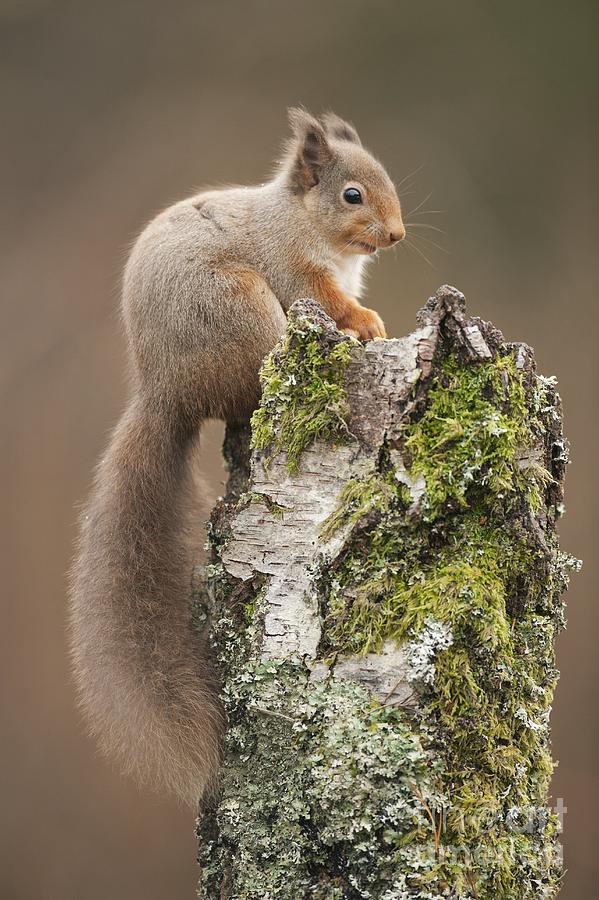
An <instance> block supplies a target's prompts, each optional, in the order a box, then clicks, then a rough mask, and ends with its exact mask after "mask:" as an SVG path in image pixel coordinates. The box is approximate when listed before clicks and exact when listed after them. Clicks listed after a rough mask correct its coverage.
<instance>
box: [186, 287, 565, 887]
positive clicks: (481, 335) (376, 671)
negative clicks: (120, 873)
mask: <svg viewBox="0 0 599 900" xmlns="http://www.w3.org/2000/svg"><path fill="white" fill-rule="evenodd" d="M340 345H347V351H348V352H347V353H346V348H345V347H342V352H339V347H340ZM333 359H334V360H335V362H334V364H333V362H332V360H333ZM306 360H308V361H309V363H310V369H309V371H310V373H311V375H310V378H311V379H312V382H313V383H306V380H307V376H306V371H307V369H306ZM338 360H345V363H343V372H342V379H341V381H342V384H343V392H344V398H343V402H340V399H339V394H338V392H337V391H336V388H335V390H333V389H331V392H330V396H331V397H334V398H335V399H334V401H333V400H331V402H330V404H329V405H328V406H327V405H326V404H324V406H323V402H322V397H323V396H325V395H323V390H325V391H326V389H327V384H328V382H327V379H330V380H331V382H334V384H337V383H338V382H339V379H340V375H339V371H340V370H339V365H340V363H339V362H338ZM264 379H265V390H264V397H265V400H264V401H263V404H262V409H261V411H260V412H259V413H258V414H257V415H256V416H255V417H254V443H255V444H258V445H259V446H260V447H261V449H259V450H254V452H253V453H252V456H251V469H248V454H249V449H248V446H249V440H250V435H249V431H248V429H247V428H244V427H238V428H235V427H233V426H229V427H228V430H227V438H226V441H225V455H226V458H227V461H228V465H229V471H230V480H229V484H228V492H227V496H226V497H225V499H224V500H223V501H222V502H221V503H220V504H219V506H218V507H217V509H216V510H215V512H214V514H213V517H212V526H211V534H210V542H211V547H212V561H211V565H210V566H208V567H207V570H206V572H205V573H204V577H203V584H202V587H201V589H200V591H199V594H200V596H199V600H198V609H199V610H200V613H201V615H202V616H205V615H209V616H210V618H211V621H212V626H211V629H212V631H211V633H212V642H213V645H214V648H215V651H216V653H217V654H218V657H219V660H220V664H221V668H222V675H223V699H224V703H225V706H226V709H227V713H228V717H229V731H228V737H227V746H226V755H225V762H224V766H223V773H222V785H221V787H222V796H221V799H220V801H219V804H218V805H217V806H215V807H214V808H211V809H207V810H205V811H204V813H203V816H202V818H201V820H200V822H199V835H200V841H201V849H200V861H201V864H202V869H203V872H202V880H201V886H200V896H201V897H203V898H205V900H217V898H220V900H227V898H229V900H234V898H235V900H258V898H264V900H266V898H273V900H274V898H281V900H286V898H289V900H298V898H303V897H305V898H321V900H325V898H326V900H342V898H347V900H354V898H381V900H399V898H401V900H404V898H405V900H407V898H441V897H444V898H447V897H451V898H472V900H474V898H506V900H507V898H544V897H546V898H549V897H553V896H555V894H556V892H557V884H558V880H559V877H560V852H559V850H560V848H559V838H558V828H557V823H556V821H555V817H553V816H552V815H551V814H550V813H549V811H548V810H547V809H546V803H547V791H548V784H549V777H550V773H551V762H550V756H549V755H548V751H549V725H548V716H549V711H550V703H551V697H552V692H553V687H554V684H555V680H556V672H555V668H554V660H553V641H554V637H555V633H556V631H557V629H558V628H559V627H560V625H561V623H562V605H561V600H560V595H561V592H562V591H563V589H564V587H565V584H566V580H567V569H568V568H569V567H572V565H573V562H572V560H571V559H570V558H568V557H566V556H565V555H564V554H561V553H560V551H559V549H558V546H557V540H556V537H555V530H554V529H555V522H556V519H557V517H558V515H559V514H560V512H561V504H562V482H563V474H564V467H565V462H566V455H567V454H566V445H565V443H564V441H563V437H562V434H561V410H560V405H559V398H558V396H557V395H556V393H555V390H554V386H553V382H552V381H551V380H550V379H542V378H540V377H539V376H537V375H536V373H535V369H534V360H533V356H532V352H531V351H530V349H529V348H528V347H527V346H526V345H524V344H507V343H506V342H505V341H504V339H503V337H502V335H501V333H500V332H499V331H497V330H496V329H495V328H494V327H493V326H491V325H489V324H488V323H485V322H483V321H481V320H480V319H477V318H471V317H468V316H467V314H466V311H465V302H464V298H463V296H462V295H461V294H460V293H459V292H458V291H456V290H455V289H454V288H449V287H443V288H441V289H440V290H439V291H438V292H437V294H436V295H435V297H433V298H431V299H430V300H429V301H428V303H427V305H426V306H425V307H424V308H423V310H421V312H420V313H419V314H418V327H417V329H416V330H415V331H414V332H413V333H412V334H411V335H409V336H408V337H405V338H401V339H399V340H388V341H375V342H371V343H368V344H366V345H360V344H358V343H357V342H355V341H353V340H351V339H348V338H346V337H344V336H342V335H340V334H339V333H338V332H337V330H336V328H335V325H334V323H333V322H332V321H331V320H330V319H329V318H328V317H327V316H326V315H325V314H324V313H323V311H322V310H321V309H320V307H319V306H318V305H317V304H316V303H314V302H313V301H309V300H306V301H299V302H298V303H296V304H295V305H294V306H293V307H292V310H291V312H290V315H289V327H288V336H287V339H286V341H285V342H284V343H283V345H281V346H279V347H278V348H276V349H275V351H273V356H272V357H271V363H270V365H267V366H266V367H265V374H264ZM267 379H270V381H269V382H268V384H266V380H267ZM323 385H324V387H323ZM311 404H314V409H316V408H318V411H319V415H321V416H322V415H325V416H326V415H330V420H324V421H325V423H326V434H327V439H326V440H319V439H318V438H317V439H316V440H315V441H314V442H312V443H311V444H310V445H309V446H304V447H303V448H302V451H301V455H300V457H299V465H298V466H295V465H294V460H293V459H292V457H291V450H289V453H286V446H287V445H286V440H287V438H286V431H285V429H286V428H287V427H288V423H289V420H290V412H293V413H294V414H296V413H297V411H298V409H301V412H302V413H303V414H307V415H308V416H309V415H310V410H311ZM460 404H461V405H460ZM323 409H324V413H323ZM291 418H293V416H291ZM286 423H287V424H286ZM435 429H439V431H438V434H437V431H436V430H435ZM290 446H291V444H290V442H289V447H290Z"/></svg>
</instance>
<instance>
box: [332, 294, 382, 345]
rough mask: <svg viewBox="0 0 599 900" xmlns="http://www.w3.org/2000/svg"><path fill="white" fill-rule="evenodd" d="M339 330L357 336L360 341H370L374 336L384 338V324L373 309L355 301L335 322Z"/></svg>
mask: <svg viewBox="0 0 599 900" xmlns="http://www.w3.org/2000/svg"><path fill="white" fill-rule="evenodd" d="M337 326H338V328H339V331H341V332H343V334H349V335H350V336H351V337H355V338H358V340H360V341H372V340H374V339H375V338H386V337H387V332H386V331H385V324H384V322H383V320H382V319H381V317H380V316H379V314H378V313H377V312H375V311H374V309H367V308H366V307H365V306H360V305H359V304H358V303H356V305H355V306H352V307H351V308H350V309H349V310H348V311H347V313H346V314H345V315H344V316H343V318H342V319H341V321H339V322H337Z"/></svg>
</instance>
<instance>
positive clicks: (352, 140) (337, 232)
mask: <svg viewBox="0 0 599 900" xmlns="http://www.w3.org/2000/svg"><path fill="white" fill-rule="evenodd" d="M288 115H289V122H290V125H291V129H292V132H293V138H292V140H291V142H290V144H289V147H288V151H287V154H286V157H285V161H284V172H285V177H286V178H287V179H288V183H289V186H290V188H291V190H292V192H293V194H294V195H295V197H296V198H297V199H299V200H300V201H301V202H302V204H303V205H304V206H305V208H306V210H307V212H308V214H309V216H310V220H311V222H312V223H313V225H314V227H315V229H316V230H317V231H318V232H319V234H321V236H322V237H324V238H325V239H326V240H327V241H328V242H329V243H330V244H331V245H332V246H333V247H334V248H335V251H336V252H338V253H340V254H347V255H350V254H355V253H360V254H370V253H374V252H375V251H376V250H379V249H381V248H384V247H391V246H393V244H395V243H396V242H397V241H401V240H402V239H403V238H404V237H405V233H406V230H405V227H404V224H403V221H402V217H401V206H400V203H399V199H398V196H397V192H396V190H395V187H394V185H393V182H392V181H391V179H390V178H389V175H388V174H387V172H386V171H385V169H384V168H383V166H382V165H381V164H380V163H379V162H378V161H377V160H376V159H375V158H374V157H373V156H372V155H371V154H370V153H369V152H368V151H367V150H366V149H365V148H364V147H363V146H362V142H361V141H360V138H359V137H358V133H357V131H356V130H355V128H354V127H353V125H350V123H349V122H346V121H344V120H343V119H341V118H339V116H337V115H335V113H332V112H329V113H325V114H324V115H323V116H321V117H320V119H317V118H315V117H314V116H312V115H310V113H309V112H307V111H306V110H305V109H301V108H292V109H290V110H289V113H288Z"/></svg>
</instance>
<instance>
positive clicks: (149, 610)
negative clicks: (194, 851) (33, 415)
mask: <svg viewBox="0 0 599 900" xmlns="http://www.w3.org/2000/svg"><path fill="white" fill-rule="evenodd" d="M193 440H194V432H193V429H191V428H190V427H188V426H186V425H182V424H181V421H179V420H176V419H174V420H173V421H172V422H169V421H168V416H167V415H165V411H164V409H162V410H160V411H158V410H156V409H154V408H153V407H152V405H151V404H150V403H146V402H144V401H143V400H142V399H141V398H140V397H136V398H134V399H133V400H132V402H131V403H130V405H129V407H128V409H127V410H126V412H125V413H124V415H123V417H122V419H121V421H120V422H119V424H118V425H117V428H116V430H115V433H114V435H113V437H112V440H111V442H110V445H109V448H108V451H107V453H106V455H105V457H104V458H103V459H102V461H101V463H100V465H99V467H98V471H97V475H96V480H95V485H94V488H93V492H92V496H91V499H90V501H89V504H88V506H87V509H86V511H85V514H84V516H83V521H82V529H81V537H80V544H79V553H78V557H77V560H76V562H75V565H74V568H73V573H72V591H71V647H72V656H73V660H74V670H75V676H76V682H77V688H78V692H79V697H80V702H81V706H82V708H83V710H84V713H85V716H86V718H87V721H88V722H89V725H90V728H91V730H92V732H93V733H94V734H95V735H96V737H97V738H98V740H99V743H100V745H101V747H102V749H103V750H104V751H105V752H106V753H108V754H109V755H111V756H117V757H118V758H119V759H120V760H121V762H122V763H124V766H125V768H126V770H127V771H130V772H132V773H133V774H135V775H136V776H137V777H138V779H140V780H141V781H143V782H147V783H149V784H151V785H152V786H156V787H166V788H167V789H169V790H171V791H174V792H175V793H176V794H177V795H179V796H180V797H182V798H183V799H184V800H186V801H189V802H191V803H194V802H197V800H198V798H199V797H200V795H201V794H202V793H203V792H204V791H205V790H206V788H207V787H210V786H211V784H213V782H214V780H215V777H216V773H217V771H218V765H219V757H220V744H221V736H222V731H223V714H222V711H221V708H220V705H219V702H218V689H217V684H216V679H215V673H214V670H213V667H212V665H211V664H210V661H209V658H208V655H207V652H206V647H205V642H204V639H203V638H201V637H200V635H199V633H198V632H197V631H196V630H195V628H194V625H193V623H192V620H191V604H190V585H191V568H192V560H191V558H190V552H189V548H188V542H187V540H186V535H185V526H186V515H185V512H186V506H187V502H188V496H189V482H188V479H189V475H188V471H187V470H188V456H189V454H190V451H191V446H192V443H193Z"/></svg>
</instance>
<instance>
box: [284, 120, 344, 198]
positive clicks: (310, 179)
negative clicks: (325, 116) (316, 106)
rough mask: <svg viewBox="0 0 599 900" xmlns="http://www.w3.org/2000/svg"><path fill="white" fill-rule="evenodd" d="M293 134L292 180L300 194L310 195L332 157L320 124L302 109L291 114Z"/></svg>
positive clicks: (290, 122) (290, 121)
mask: <svg viewBox="0 0 599 900" xmlns="http://www.w3.org/2000/svg"><path fill="white" fill-rule="evenodd" d="M287 115H288V117H289V124H290V125H291V130H292V131H293V134H294V141H293V144H292V153H293V157H292V167H291V179H292V183H293V186H294V189H295V190H296V191H297V192H298V193H304V192H305V191H309V190H310V188H312V187H314V186H315V185H316V184H318V182H319V181H320V174H321V170H322V168H323V166H325V165H326V164H327V163H328V162H330V160H331V159H332V157H333V154H332V151H331V148H330V147H329V142H328V140H327V136H326V133H325V130H324V128H323V127H322V125H321V123H320V122H319V121H318V119H316V118H315V117H314V116H312V115H310V113H309V112H308V111H307V110H305V109H302V108H301V107H292V108H291V109H289V110H288V112H287Z"/></svg>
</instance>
